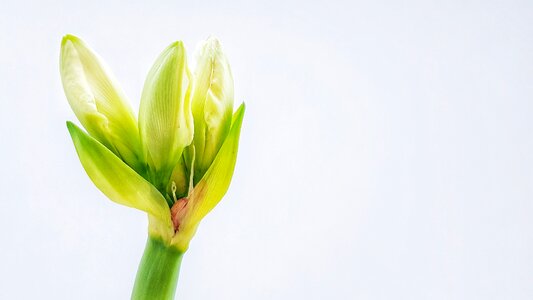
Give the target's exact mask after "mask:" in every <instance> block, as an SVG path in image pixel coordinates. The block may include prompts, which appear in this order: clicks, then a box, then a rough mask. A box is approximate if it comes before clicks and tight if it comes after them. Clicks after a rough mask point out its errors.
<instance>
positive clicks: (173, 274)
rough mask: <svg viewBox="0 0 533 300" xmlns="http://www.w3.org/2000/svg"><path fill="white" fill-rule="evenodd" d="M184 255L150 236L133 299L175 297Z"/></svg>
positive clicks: (165, 298) (136, 280)
mask: <svg viewBox="0 0 533 300" xmlns="http://www.w3.org/2000/svg"><path fill="white" fill-rule="evenodd" d="M182 257H183V252H180V251H178V250H176V249H175V248H172V247H168V246H166V245H165V244H164V243H163V242H162V241H161V240H160V239H157V238H153V237H150V236H148V241H147V242H146V248H145V249H144V254H143V257H142V259H141V264H140V265H139V270H138V271H137V277H136V278H135V286H134V287H133V293H132V295H131V299H133V300H147V299H153V300H167V299H174V293H175V292H176V284H177V282H178V275H179V271H180V265H181V259H182Z"/></svg>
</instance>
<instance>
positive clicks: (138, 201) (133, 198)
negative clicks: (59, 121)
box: [67, 122, 171, 224]
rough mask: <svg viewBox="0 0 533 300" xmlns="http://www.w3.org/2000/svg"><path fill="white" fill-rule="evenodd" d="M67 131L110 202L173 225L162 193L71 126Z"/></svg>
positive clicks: (98, 186)
mask: <svg viewBox="0 0 533 300" xmlns="http://www.w3.org/2000/svg"><path fill="white" fill-rule="evenodd" d="M67 127H68V130H69V132H70V136H71V137H72V141H73V142H74V146H75V147H76V151H77V153H78V156H79V158H80V161H81V164H82V165H83V168H84V169H85V171H86V172H87V175H89V177H90V178H91V180H92V181H93V183H94V184H95V185H96V187H97V188H98V189H100V191H102V192H103V193H104V194H105V195H106V196H107V197H108V198H109V199H110V200H112V201H114V202H116V203H118V204H122V205H125V206H129V207H133V208H137V209H139V210H142V211H145V212H147V213H148V214H150V215H152V216H153V217H155V218H157V219H158V220H160V221H161V222H163V224H171V220H170V210H169V208H168V205H167V204H166V201H165V198H163V196H162V195H161V193H159V191H158V190H157V189H156V188H155V187H154V186H153V185H152V184H150V183H149V182H148V181H146V180H145V179H144V178H143V177H141V176H140V175H139V174H137V173H136V172H135V171H134V170H133V169H132V168H130V167H129V166H128V165H126V164H125V163H124V162H123V161H122V160H121V159H120V158H118V157H117V156H116V155H115V154H114V153H113V152H111V151H110V150H109V149H107V148H106V147H105V146H104V145H102V144H101V143H100V142H98V141H97V140H95V139H94V138H92V137H91V136H89V135H87V134H86V133H85V132H83V131H82V130H81V129H80V128H79V127H77V126H76V125H74V124H73V123H72V122H67Z"/></svg>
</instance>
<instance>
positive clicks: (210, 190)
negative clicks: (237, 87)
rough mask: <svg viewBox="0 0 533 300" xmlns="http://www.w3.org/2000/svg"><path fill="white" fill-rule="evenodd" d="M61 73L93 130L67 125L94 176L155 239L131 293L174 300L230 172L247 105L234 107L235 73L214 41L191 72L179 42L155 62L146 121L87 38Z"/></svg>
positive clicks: (69, 44)
mask: <svg viewBox="0 0 533 300" xmlns="http://www.w3.org/2000/svg"><path fill="white" fill-rule="evenodd" d="M61 77H62V81H63V86H64V89H65V94H66V95H67V98H68V100H69V103H70V105H71V107H72V109H73V111H74V113H75V114H76V116H77V117H78V119H79V120H80V122H81V123H82V124H83V126H84V127H85V129H86V130H87V133H86V132H84V131H83V130H81V129H80V128H78V127H77V126H76V125H74V124H73V123H71V122H67V127H68V130H69V133H70V135H71V137H72V141H73V142H74V146H75V148H76V151H77V153H78V156H79V159H80V161H81V164H82V166H83V168H84V169H85V171H86V172H87V175H89V178H90V179H91V180H92V181H93V183H94V184H95V185H96V187H97V188H98V189H100V190H101V191H102V192H103V193H104V194H105V195H106V196H107V197H108V198H109V199H111V200H112V201H114V202H116V203H119V204H122V205H125V206H129V207H133V208H136V209H139V210H142V211H145V212H146V213H147V214H148V221H149V227H148V235H149V238H148V243H147V247H146V250H145V254H144V256H143V259H142V261H141V266H140V268H139V271H138V274H137V278H136V283H135V287H134V291H133V294H132V299H171V298H172V296H173V295H174V291H175V287H176V280H177V276H178V272H179V265H180V263H181V258H182V255H183V253H184V252H185V251H187V249H188V247H189V243H190V241H191V239H192V238H193V236H194V234H195V232H196V229H197V228H198V226H199V224H200V222H201V220H202V219H203V218H204V217H205V216H206V215H207V214H208V213H209V212H210V211H211V210H212V209H213V208H214V207H215V206H216V205H217V204H218V203H219V202H220V201H221V200H222V198H223V197H224V195H225V194H226V192H227V190H228V187H229V185H230V182H231V179H232V177H233V171H234V169H235V163H236V160H237V152H238V147H239V137H240V132H241V126H242V121H243V117H244V110H245V106H244V103H243V104H242V105H241V106H240V107H239V108H238V109H237V111H236V112H235V113H233V78H232V75H231V70H230V67H229V64H228V61H227V59H226V57H225V56H224V54H223V52H222V50H221V47H220V43H219V42H218V41H217V40H216V39H214V38H210V39H208V40H207V41H206V42H205V43H204V44H203V45H202V47H201V48H200V50H199V52H198V55H197V65H196V69H195V72H194V76H193V75H192V74H191V72H190V71H189V68H188V66H187V56H186V53H185V48H184V47H183V44H182V43H181V42H175V43H173V44H171V45H170V46H168V47H167V48H166V49H165V50H164V51H163V53H161V55H160V56H159V57H158V58H157V60H156V62H155V63H154V65H153V67H152V68H151V70H150V72H149V74H148V76H147V79H146V81H145V84H144V89H143V93H142V97H141V106H140V111H139V121H138V125H137V121H136V119H135V116H134V114H133V113H132V111H131V110H130V108H129V106H128V105H127V103H126V98H125V96H124V93H123V92H122V91H121V89H120V88H119V87H118V85H117V84H116V83H115V80H114V79H113V76H112V75H111V73H110V72H109V70H108V69H107V67H106V66H105V65H104V63H103V62H102V61H101V59H100V58H99V57H98V56H97V55H96V54H95V53H93V52H92V51H91V50H90V49H89V48H88V47H87V46H86V45H85V44H84V43H83V42H82V41H81V40H80V39H78V38H76V37H74V36H71V35H67V36H65V38H63V41H62V43H61Z"/></svg>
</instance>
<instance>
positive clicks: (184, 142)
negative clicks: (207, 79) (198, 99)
mask: <svg viewBox="0 0 533 300" xmlns="http://www.w3.org/2000/svg"><path fill="white" fill-rule="evenodd" d="M192 80H193V79H192V76H191V74H190V71H189V68H188V67H187V56H186V53H185V48H184V47H183V43H182V42H175V43H173V44H171V45H170V46H168V47H167V48H166V49H165V51H163V53H161V55H160V56H159V57H158V59H157V60H156V62H155V63H154V66H153V67H152V69H151V70H150V72H149V73H148V77H147V79H146V82H145V84H144V89H143V93H142V97H141V107H140V111H139V129H140V134H141V141H142V144H143V149H144V155H145V159H146V161H147V163H148V166H149V175H148V177H149V178H151V179H152V180H153V182H154V183H155V184H156V186H157V187H158V189H160V190H165V189H166V187H167V183H168V180H169V178H170V176H171V174H172V171H173V169H174V167H175V166H176V164H177V163H178V161H179V159H180V157H181V154H182V152H183V149H184V148H185V147H187V146H188V145H190V144H191V142H192V139H193V134H194V129H193V126H194V123H193V117H192V112H191V98H190V95H191V87H192Z"/></svg>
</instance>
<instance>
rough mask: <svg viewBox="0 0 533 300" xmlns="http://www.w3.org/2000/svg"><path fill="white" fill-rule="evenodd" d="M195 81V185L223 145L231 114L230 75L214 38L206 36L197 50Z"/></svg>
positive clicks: (231, 81)
mask: <svg viewBox="0 0 533 300" xmlns="http://www.w3.org/2000/svg"><path fill="white" fill-rule="evenodd" d="M194 80H195V86H194V93H193V100H192V113H193V116H194V147H195V152H196V159H195V167H194V183H195V184H196V183H197V182H199V181H200V179H202V177H203V176H204V174H205V172H207V170H208V169H209V167H210V165H211V163H212V162H213V160H214V159H215V157H216V155H217V153H218V151H219V149H220V147H222V144H223V143H224V139H225V138H226V135H227V134H228V132H229V130H230V126H231V116H232V114H233V76H232V75H231V68H230V66H229V63H228V60H227V58H226V56H225V55H224V53H223V52H222V47H221V45H220V42H219V41H218V40H217V39H216V38H213V37H211V38H209V39H207V40H206V41H205V42H204V43H203V44H202V45H201V46H200V48H199V49H198V51H197V54H196V68H195V72H194Z"/></svg>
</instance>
